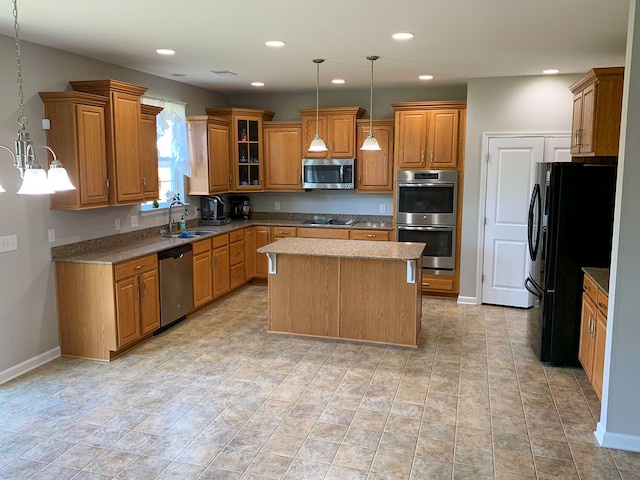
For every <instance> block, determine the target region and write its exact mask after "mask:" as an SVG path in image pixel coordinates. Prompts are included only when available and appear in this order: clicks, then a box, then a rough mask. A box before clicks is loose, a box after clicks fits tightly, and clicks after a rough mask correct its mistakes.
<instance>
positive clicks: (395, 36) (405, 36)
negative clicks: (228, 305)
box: [391, 32, 415, 40]
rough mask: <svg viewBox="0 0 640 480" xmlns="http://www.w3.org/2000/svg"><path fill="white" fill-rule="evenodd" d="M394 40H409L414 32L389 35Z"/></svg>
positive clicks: (413, 35)
mask: <svg viewBox="0 0 640 480" xmlns="http://www.w3.org/2000/svg"><path fill="white" fill-rule="evenodd" d="M391 37H392V38H393V39H394V40H411V39H412V38H413V37H415V34H413V33H411V32H398V33H394V34H393V35H391Z"/></svg>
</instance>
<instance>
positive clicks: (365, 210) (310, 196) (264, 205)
mask: <svg viewBox="0 0 640 480" xmlns="http://www.w3.org/2000/svg"><path fill="white" fill-rule="evenodd" d="M249 198H250V199H251V205H252V208H253V210H254V211H256V212H276V211H277V210H276V209H275V202H276V201H277V202H280V212H287V213H318V214H319V213H334V214H346V215H380V216H381V215H387V216H389V218H388V220H387V221H388V222H392V221H393V219H392V217H391V215H393V195H392V194H381V193H380V194H361V193H355V191H353V190H351V191H346V190H313V191H309V192H303V193H275V192H274V193H266V192H265V193H256V194H253V195H249ZM381 205H384V213H381V212H380V206H381Z"/></svg>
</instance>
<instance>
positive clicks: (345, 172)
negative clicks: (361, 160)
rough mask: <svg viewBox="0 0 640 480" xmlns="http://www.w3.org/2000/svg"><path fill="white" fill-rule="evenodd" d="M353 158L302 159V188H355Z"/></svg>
mask: <svg viewBox="0 0 640 480" xmlns="http://www.w3.org/2000/svg"><path fill="white" fill-rule="evenodd" d="M355 165H356V161H355V158H303V159H302V188H305V189H313V188H321V189H349V188H351V189H353V188H355V178H356V172H355Z"/></svg>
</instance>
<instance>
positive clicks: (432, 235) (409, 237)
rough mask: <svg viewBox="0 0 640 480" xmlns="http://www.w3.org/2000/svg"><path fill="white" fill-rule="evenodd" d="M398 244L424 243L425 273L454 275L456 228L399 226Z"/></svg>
mask: <svg viewBox="0 0 640 480" xmlns="http://www.w3.org/2000/svg"><path fill="white" fill-rule="evenodd" d="M397 241H398V242H422V243H426V244H427V246H426V247H425V249H424V252H423V253H422V269H423V272H424V273H431V274H433V273H435V274H440V275H453V271H454V269H455V266H456V227H454V226H422V225H421V226H411V225H398V226H397Z"/></svg>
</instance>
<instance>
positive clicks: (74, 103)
mask: <svg viewBox="0 0 640 480" xmlns="http://www.w3.org/2000/svg"><path fill="white" fill-rule="evenodd" d="M40 98H42V101H43V102H44V114H45V117H46V118H48V119H49V120H50V122H51V128H50V129H49V130H47V145H48V146H49V147H51V148H52V149H53V151H54V152H56V155H57V157H58V158H59V159H60V160H61V162H62V164H63V166H64V168H65V169H66V170H67V173H68V174H69V178H70V179H71V183H73V185H74V186H75V187H76V189H75V190H68V191H64V192H58V193H55V194H54V195H51V196H50V199H51V208H52V209H57V210H84V209H88V208H96V207H105V206H107V205H108V204H109V179H108V176H107V151H106V143H105V106H106V104H107V102H108V100H109V99H108V98H107V97H103V96H99V95H91V94H87V93H80V92H40Z"/></svg>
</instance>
